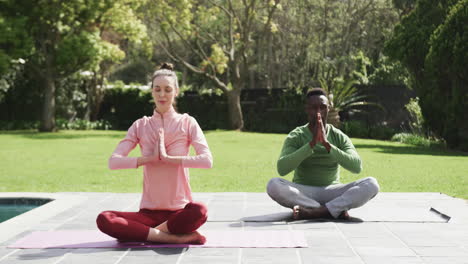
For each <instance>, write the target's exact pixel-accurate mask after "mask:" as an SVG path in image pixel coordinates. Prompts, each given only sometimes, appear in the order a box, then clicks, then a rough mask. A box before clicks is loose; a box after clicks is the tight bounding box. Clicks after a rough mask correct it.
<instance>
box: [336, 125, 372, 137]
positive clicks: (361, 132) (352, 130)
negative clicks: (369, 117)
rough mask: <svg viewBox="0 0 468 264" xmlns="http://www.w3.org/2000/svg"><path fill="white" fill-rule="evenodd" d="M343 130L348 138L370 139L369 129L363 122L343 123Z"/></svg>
mask: <svg viewBox="0 0 468 264" xmlns="http://www.w3.org/2000/svg"><path fill="white" fill-rule="evenodd" d="M341 130H342V131H343V132H344V133H345V134H346V135H348V137H356V138H367V137H369V129H368V127H367V125H366V124H365V123H364V122H362V121H346V122H343V123H341Z"/></svg>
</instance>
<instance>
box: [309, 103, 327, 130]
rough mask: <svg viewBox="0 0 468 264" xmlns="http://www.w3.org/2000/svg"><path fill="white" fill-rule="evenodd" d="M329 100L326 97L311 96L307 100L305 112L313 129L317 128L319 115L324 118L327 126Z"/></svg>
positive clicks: (323, 121) (323, 120) (324, 123)
mask: <svg viewBox="0 0 468 264" xmlns="http://www.w3.org/2000/svg"><path fill="white" fill-rule="evenodd" d="M328 105H329V104H328V98H327V97H326V96H325V95H313V96H309V98H307V100H306V105H305V111H306V113H307V117H308V119H309V124H310V125H311V127H312V128H316V127H317V114H318V113H320V115H321V116H322V123H323V125H324V126H325V125H326V124H327V116H328Z"/></svg>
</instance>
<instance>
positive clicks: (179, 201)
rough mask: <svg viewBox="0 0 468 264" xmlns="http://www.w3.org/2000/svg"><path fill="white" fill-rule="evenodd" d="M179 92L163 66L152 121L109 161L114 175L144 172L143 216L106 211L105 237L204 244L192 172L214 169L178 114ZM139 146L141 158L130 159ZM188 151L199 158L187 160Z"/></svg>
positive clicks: (199, 137) (191, 122)
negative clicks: (122, 171) (119, 171)
mask: <svg viewBox="0 0 468 264" xmlns="http://www.w3.org/2000/svg"><path fill="white" fill-rule="evenodd" d="M178 92H179V85H178V82H177V76H176V74H175V72H174V71H173V67H172V65H171V64H167V63H164V64H163V65H162V66H161V68H160V69H159V70H157V71H156V72H155V73H154V74H153V78H152V95H153V99H154V102H155V103H156V109H155V111H154V113H153V116H151V117H146V116H145V117H143V118H140V119H138V120H137V121H135V122H134V123H133V125H132V126H131V127H130V128H129V129H128V132H127V135H126V136H125V138H124V139H123V140H122V141H120V143H119V144H118V145H117V148H116V149H115V151H114V153H112V156H111V157H110V159H109V168H110V169H113V170H115V169H129V168H137V167H139V166H144V169H143V174H144V180H143V194H142V197H141V202H140V210H139V211H138V212H117V211H105V212H102V213H100V214H99V216H98V217H97V219H96V222H97V226H98V228H99V229H100V230H101V231H102V232H104V233H106V234H108V235H110V236H112V237H115V238H117V239H119V240H131V241H151V242H159V243H196V244H203V243H205V240H206V239H205V237H204V236H202V235H201V234H200V233H198V232H197V231H196V230H197V229H198V228H199V227H200V226H201V225H203V224H204V223H205V222H206V219H207V208H206V206H205V205H203V204H202V203H198V202H193V200H192V194H191V190H190V184H189V171H188V168H211V166H212V156H211V152H210V150H209V148H208V144H207V142H206V139H205V136H204V135H203V132H202V130H201V128H200V126H199V125H198V123H197V121H196V120H195V119H194V118H193V117H191V116H189V115H187V114H179V113H177V112H176V111H175V110H174V108H173V106H172V105H173V102H174V100H175V97H176V96H177V94H178ZM137 144H139V145H140V149H141V154H142V156H141V157H138V158H137V157H128V153H129V152H130V151H131V150H132V149H134V148H135V146H136V145H137ZM190 145H192V146H193V147H194V149H195V152H196V155H195V156H189V147H190Z"/></svg>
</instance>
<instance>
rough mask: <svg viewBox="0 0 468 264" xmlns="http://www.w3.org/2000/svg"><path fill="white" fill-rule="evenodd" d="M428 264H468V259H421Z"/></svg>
mask: <svg viewBox="0 0 468 264" xmlns="http://www.w3.org/2000/svg"><path fill="white" fill-rule="evenodd" d="M421 259H422V260H423V261H424V263H426V264H447V263H450V264H468V258H467V257H421Z"/></svg>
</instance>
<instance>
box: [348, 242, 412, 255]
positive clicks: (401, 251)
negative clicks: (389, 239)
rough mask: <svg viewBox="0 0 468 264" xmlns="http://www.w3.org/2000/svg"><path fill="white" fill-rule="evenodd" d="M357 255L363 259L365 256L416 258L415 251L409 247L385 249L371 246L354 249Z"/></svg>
mask: <svg viewBox="0 0 468 264" xmlns="http://www.w3.org/2000/svg"><path fill="white" fill-rule="evenodd" d="M354 250H356V253H357V254H359V256H361V257H365V256H384V257H406V256H408V257H411V256H416V254H415V253H414V251H413V250H411V249H410V248H407V247H393V248H392V247H383V246H380V245H378V246H370V247H354Z"/></svg>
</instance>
